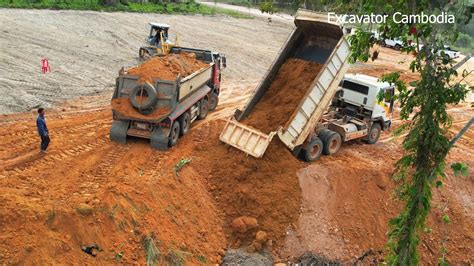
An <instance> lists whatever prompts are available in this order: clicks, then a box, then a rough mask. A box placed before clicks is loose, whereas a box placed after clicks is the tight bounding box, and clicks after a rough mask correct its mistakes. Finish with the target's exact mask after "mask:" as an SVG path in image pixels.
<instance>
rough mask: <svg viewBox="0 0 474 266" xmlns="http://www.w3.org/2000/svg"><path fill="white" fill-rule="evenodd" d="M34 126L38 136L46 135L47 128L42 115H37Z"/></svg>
mask: <svg viewBox="0 0 474 266" xmlns="http://www.w3.org/2000/svg"><path fill="white" fill-rule="evenodd" d="M36 127H38V134H39V135H40V136H47V135H48V128H47V127H46V121H45V120H44V116H42V115H39V116H38V118H37V119H36Z"/></svg>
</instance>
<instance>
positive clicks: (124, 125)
mask: <svg viewBox="0 0 474 266" xmlns="http://www.w3.org/2000/svg"><path fill="white" fill-rule="evenodd" d="M128 125H129V122H128V121H127V122H124V121H114V122H113V123H112V127H111V128H110V140H113V141H115V142H118V143H123V144H125V143H127V130H128Z"/></svg>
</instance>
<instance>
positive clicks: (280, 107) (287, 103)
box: [242, 58, 323, 133]
mask: <svg viewBox="0 0 474 266" xmlns="http://www.w3.org/2000/svg"><path fill="white" fill-rule="evenodd" d="M322 66H323V65H321V64H318V63H315V62H311V61H305V60H302V59H298V58H289V59H287V60H286V62H285V63H284V64H283V65H282V66H281V67H280V69H279V70H278V74H277V75H276V77H275V79H274V80H273V82H272V84H271V85H270V87H269V88H268V90H267V91H266V92H265V94H264V95H263V97H262V99H261V100H260V101H259V102H258V103H257V105H255V107H254V109H253V110H252V112H251V113H250V115H249V116H248V117H247V118H245V119H244V120H243V121H242V123H244V124H246V125H249V126H251V127H254V128H256V129H259V130H260V131H263V132H264V133H270V132H271V131H275V130H277V129H278V127H279V126H284V125H285V124H286V123H287V122H288V120H289V119H290V118H291V115H292V114H293V112H294V111H295V109H296V108H297V107H298V104H299V103H300V101H301V99H302V98H303V96H304V95H305V94H306V92H307V91H308V88H309V86H310V85H311V83H312V82H313V80H314V79H315V78H316V76H317V75H318V73H319V71H320V70H321V68H322Z"/></svg>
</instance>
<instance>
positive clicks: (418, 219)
mask: <svg viewBox="0 0 474 266" xmlns="http://www.w3.org/2000/svg"><path fill="white" fill-rule="evenodd" d="M467 4H468V3H467V2H466V1H463V0H461V1H446V0H437V1H428V0H409V1H398V0H389V1H386V0H385V1H381V0H365V1H359V4H358V5H357V6H358V7H359V9H358V10H360V12H359V13H364V14H370V13H371V12H373V13H379V14H382V13H385V14H387V15H388V16H387V19H386V21H385V22H384V23H382V24H380V25H377V28H378V32H379V33H380V35H381V36H382V38H397V39H400V40H402V41H403V42H404V44H405V46H404V48H403V49H402V51H404V52H407V53H415V54H416V56H415V57H414V60H413V61H412V62H411V64H410V70H411V71H413V72H417V73H419V74H420V78H419V80H417V81H415V82H412V83H410V84H409V85H410V87H408V86H407V84H405V83H404V82H403V81H401V80H400V75H399V73H390V74H387V75H384V76H382V77H381V80H383V81H388V82H392V83H393V84H395V86H396V88H397V91H398V93H397V97H398V101H399V103H400V108H401V111H400V117H401V119H404V120H407V124H406V125H405V126H404V128H405V129H406V130H408V135H407V136H406V137H405V139H404V141H403V148H404V151H405V152H404V155H403V157H402V158H401V159H400V160H399V161H398V162H397V164H396V168H397V171H396V174H395V175H394V178H395V179H396V180H397V181H398V182H399V186H398V188H397V194H398V195H399V197H400V198H401V199H402V200H403V201H404V202H405V206H404V208H403V209H402V211H401V212H400V214H399V215H398V216H397V217H395V218H393V219H392V220H391V221H390V223H389V241H388V245H387V246H388V249H389V254H388V256H387V262H388V263H389V264H391V265H416V264H418V263H419V255H418V253H417V246H418V243H419V238H420V233H421V232H422V229H424V227H425V221H426V217H427V215H428V214H429V210H430V207H431V197H432V194H431V192H432V189H433V187H436V186H440V185H441V184H442V178H443V177H445V173H444V169H445V158H446V156H447V154H448V151H449V149H450V148H451V147H452V146H453V145H454V142H455V140H457V139H455V140H453V141H451V142H450V140H449V138H448V132H449V131H448V129H449V127H450V126H451V118H450V116H449V115H448V113H447V107H448V105H451V104H458V103H459V102H461V101H462V100H463V99H465V97H466V94H467V92H468V87H467V86H466V85H465V84H463V83H462V82H461V81H457V82H454V81H453V79H454V78H455V77H458V75H460V74H459V73H457V72H456V70H455V69H453V61H452V60H451V59H449V57H446V56H445V55H444V52H443V51H442V50H443V45H445V44H452V43H454V42H455V41H456V39H457V38H458V27H459V26H460V25H464V24H467V23H468V21H469V20H470V19H471V11H472V7H471V8H469V7H468V6H467ZM443 11H444V12H447V13H448V14H451V15H454V17H455V20H456V22H455V23H452V24H442V25H441V24H430V23H425V24H423V23H419V22H410V23H396V22H395V21H394V20H393V17H392V15H393V14H394V13H395V12H401V13H403V14H421V13H422V12H423V13H424V14H426V15H431V14H433V15H437V14H440V13H441V12H443ZM349 41H350V42H351V49H352V54H351V58H350V60H351V61H352V62H355V61H358V60H359V61H367V60H368V58H369V57H370V54H369V51H370V50H369V48H370V47H372V46H373V45H374V43H375V42H376V40H375V38H373V36H372V33H371V27H360V28H359V30H357V31H356V33H355V34H354V35H352V36H350V37H349ZM422 45H423V46H422ZM469 74H470V73H466V72H464V73H461V75H460V77H459V78H460V79H464V78H465V77H466V76H467V75H469ZM470 89H473V87H471V88H470ZM471 123H472V121H471ZM459 137H460V136H459ZM459 137H458V138H459Z"/></svg>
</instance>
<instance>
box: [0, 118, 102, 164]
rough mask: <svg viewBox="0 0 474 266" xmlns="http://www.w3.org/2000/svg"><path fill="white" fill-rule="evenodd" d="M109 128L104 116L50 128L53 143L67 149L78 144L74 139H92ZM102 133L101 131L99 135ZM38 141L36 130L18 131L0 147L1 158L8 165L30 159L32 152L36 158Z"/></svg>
mask: <svg viewBox="0 0 474 266" xmlns="http://www.w3.org/2000/svg"><path fill="white" fill-rule="evenodd" d="M108 128H109V123H108V119H106V118H103V119H99V120H96V121H91V122H89V123H85V124H80V125H75V126H73V127H62V128H60V129H59V130H58V129H54V130H51V129H50V131H52V132H53V133H52V136H51V139H52V142H53V143H52V145H54V146H57V147H61V148H62V149H67V148H70V147H72V146H75V145H76V144H75V141H73V140H74V139H76V138H77V139H80V141H81V142H83V141H86V142H87V141H92V140H94V139H95V138H96V132H100V131H107V129H108ZM102 134H104V133H102ZM102 134H100V133H99V135H102ZM20 140H21V141H20ZM38 143H39V138H38V136H37V133H36V131H29V132H28V134H25V133H24V132H17V134H14V136H13V138H12V139H10V140H7V141H6V142H5V143H3V145H2V148H1V149H0V159H3V160H4V161H5V162H4V164H5V165H6V166H7V167H8V166H10V165H16V164H18V163H21V162H23V161H25V160H28V159H30V156H31V155H32V154H34V155H35V156H33V157H32V159H34V158H36V155H37V148H38V147H37V146H38Z"/></svg>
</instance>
